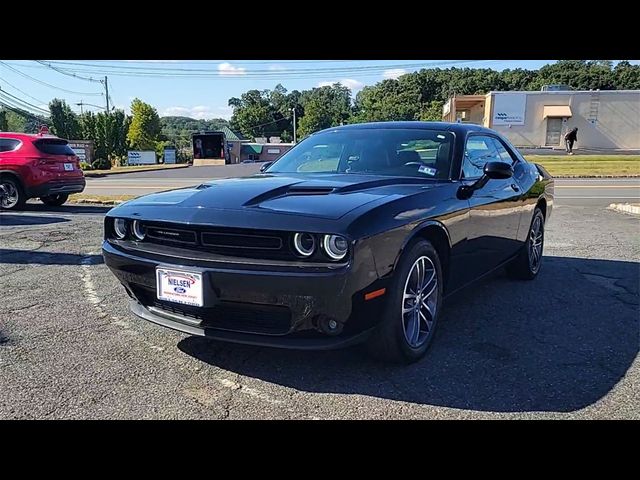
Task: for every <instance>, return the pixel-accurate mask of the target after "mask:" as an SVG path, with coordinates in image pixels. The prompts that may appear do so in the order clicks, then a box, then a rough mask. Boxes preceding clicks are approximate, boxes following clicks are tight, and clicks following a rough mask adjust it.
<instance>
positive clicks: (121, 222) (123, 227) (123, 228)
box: [113, 218, 127, 239]
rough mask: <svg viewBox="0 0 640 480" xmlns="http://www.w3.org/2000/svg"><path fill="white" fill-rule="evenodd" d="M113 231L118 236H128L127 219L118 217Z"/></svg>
mask: <svg viewBox="0 0 640 480" xmlns="http://www.w3.org/2000/svg"><path fill="white" fill-rule="evenodd" d="M113 231H114V232H115V233H116V237H118V238H119V239H123V238H124V237H126V236H127V221H126V220H125V219H124V218H116V219H115V221H114V222H113Z"/></svg>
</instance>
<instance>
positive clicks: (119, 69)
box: [52, 60, 484, 79]
mask: <svg viewBox="0 0 640 480" xmlns="http://www.w3.org/2000/svg"><path fill="white" fill-rule="evenodd" d="M483 61H484V60H455V61H445V62H420V63H405V64H394V65H390V64H386V65H360V66H350V67H317V68H304V69H288V70H275V71H274V70H246V69H243V70H242V71H236V72H234V71H226V72H225V71H221V70H219V69H212V68H204V69H203V68H183V67H178V68H175V67H173V68H170V67H159V68H158V67H140V66H127V65H95V64H88V63H83V62H55V63H59V64H67V65H78V66H79V67H75V68H68V69H67V72H72V71H73V72H83V73H97V72H107V73H109V74H110V75H119V76H130V77H157V78H162V77H170V78H178V77H194V78H207V77H219V78H225V77H229V78H263V79H277V78H283V79H304V78H319V77H326V76H327V75H349V74H359V75H370V74H379V73H383V72H384V71H385V70H391V69H419V68H427V67H439V66H446V65H458V64H464V63H477V62H483ZM52 63H53V62H52ZM220 65H221V64H218V65H217V66H218V67H219V66H220Z"/></svg>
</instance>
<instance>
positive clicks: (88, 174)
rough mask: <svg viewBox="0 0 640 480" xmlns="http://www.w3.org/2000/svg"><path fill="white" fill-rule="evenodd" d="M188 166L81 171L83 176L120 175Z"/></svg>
mask: <svg viewBox="0 0 640 480" xmlns="http://www.w3.org/2000/svg"><path fill="white" fill-rule="evenodd" d="M189 166H190V165H189V164H186V165H179V166H177V167H170V168H140V169H137V170H133V171H130V172H127V171H126V170H125V171H124V172H123V171H122V170H116V171H113V172H111V171H106V172H100V173H98V172H95V171H93V170H87V171H85V172H83V173H84V176H85V177H108V176H111V175H122V174H124V173H142V172H160V171H163V170H179V169H181V168H187V167H189Z"/></svg>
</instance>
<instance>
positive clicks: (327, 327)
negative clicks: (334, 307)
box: [317, 315, 344, 335]
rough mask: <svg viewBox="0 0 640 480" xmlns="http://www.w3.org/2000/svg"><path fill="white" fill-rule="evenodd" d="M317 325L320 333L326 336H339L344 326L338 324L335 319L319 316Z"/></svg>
mask: <svg viewBox="0 0 640 480" xmlns="http://www.w3.org/2000/svg"><path fill="white" fill-rule="evenodd" d="M317 325H318V328H319V329H320V331H321V332H322V333H326V334H327V335H339V334H340V333H342V329H343V328H344V325H343V324H342V323H340V322H338V321H337V320H336V319H334V318H331V317H327V316H326V315H319V316H318V317H317Z"/></svg>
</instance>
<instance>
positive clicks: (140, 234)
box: [131, 220, 147, 240]
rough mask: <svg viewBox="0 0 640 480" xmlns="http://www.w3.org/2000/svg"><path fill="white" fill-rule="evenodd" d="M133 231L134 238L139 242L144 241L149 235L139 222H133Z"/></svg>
mask: <svg viewBox="0 0 640 480" xmlns="http://www.w3.org/2000/svg"><path fill="white" fill-rule="evenodd" d="M131 231H132V232H133V236H134V237H136V239H138V240H144V237H145V235H146V234H147V232H146V231H145V229H144V227H143V226H142V224H141V223H140V221H139V220H134V221H133V223H132V224H131Z"/></svg>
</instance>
